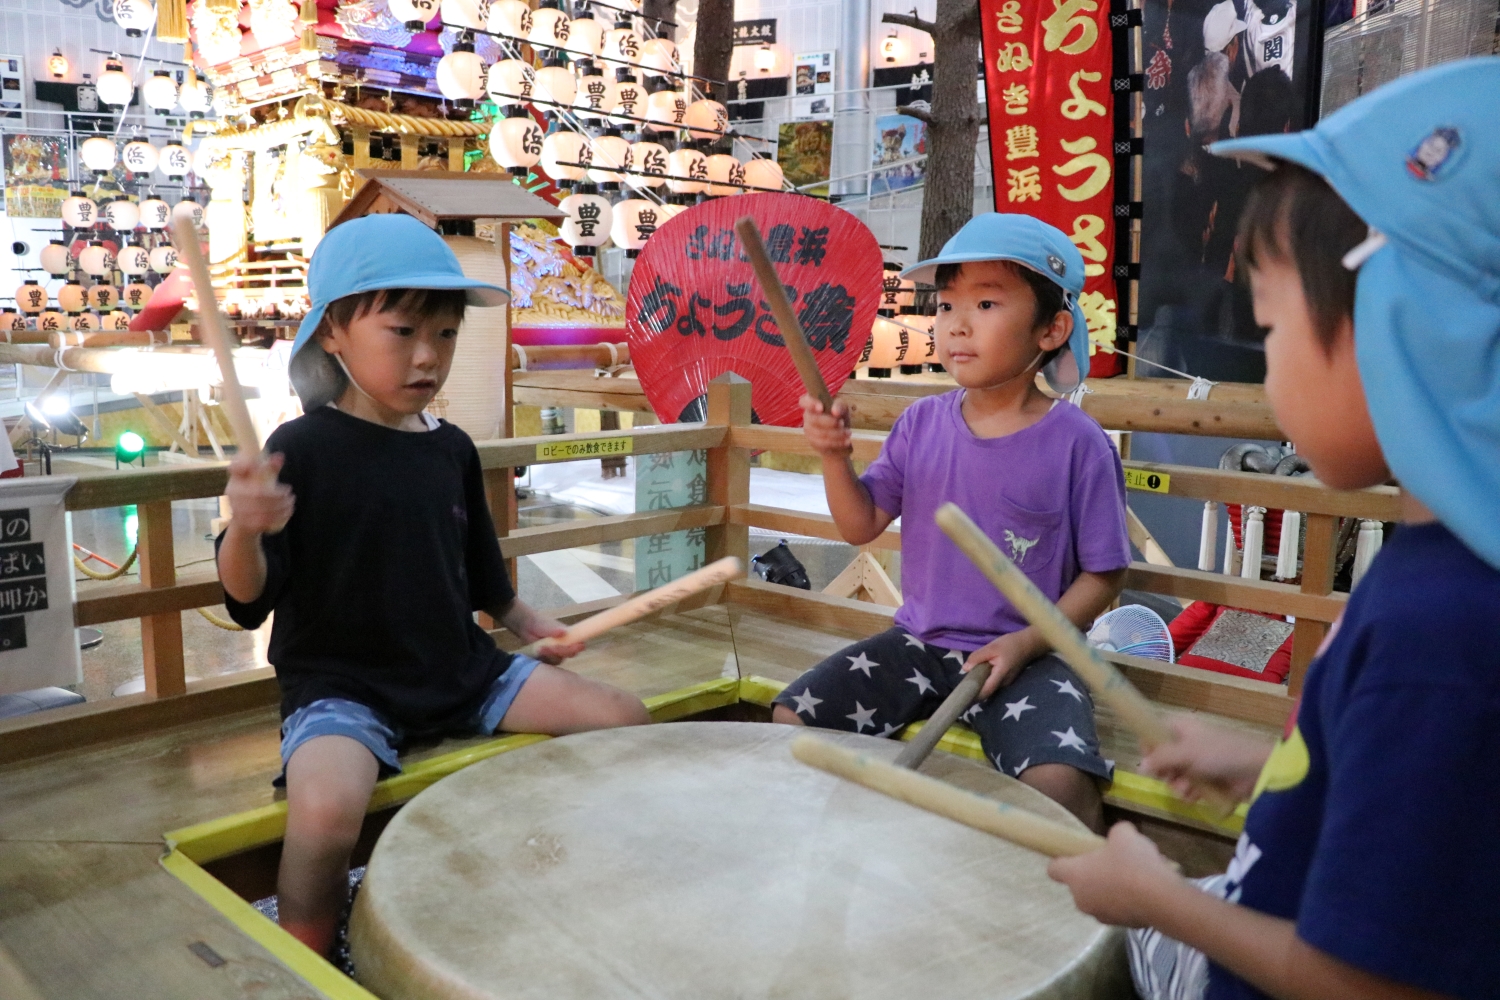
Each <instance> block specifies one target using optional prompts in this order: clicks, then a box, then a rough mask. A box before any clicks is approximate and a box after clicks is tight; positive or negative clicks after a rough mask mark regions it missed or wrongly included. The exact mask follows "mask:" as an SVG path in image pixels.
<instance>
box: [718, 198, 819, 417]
mask: <svg viewBox="0 0 1500 1000" xmlns="http://www.w3.org/2000/svg"><path fill="white" fill-rule="evenodd" d="M734 231H735V232H736V233H739V236H740V242H741V243H743V244H744V245H745V253H747V254H748V255H749V256H750V265H751V266H752V267H754V268H755V277H756V279H757V280H759V281H760V288H761V291H762V292H764V293H765V296H766V302H768V303H769V304H770V306H771V315H773V316H775V317H776V326H777V328H778V329H779V330H780V331H781V339H782V340H784V341H786V349H787V350H788V351H790V352H791V355H792V362H793V364H795V365H796V366H797V374H798V375H801V376H802V384H803V386H805V387H806V388H807V394H808V395H809V396H811V397H812V398H813V399H816V400H817V401H818V402H820V403H822V404H823V412H824V413H832V412H833V396H832V395H830V394H829V392H828V383H827V382H824V381H823V373H822V372H820V371H818V362H817V360H816V359H815V358H814V357H813V352H812V348H811V347H809V346H808V345H807V335H806V334H805V333H803V332H802V324H801V323H799V322H798V321H797V314H796V313H794V312H792V304H791V303H790V302H788V301H787V298H786V289H785V288H783V287H782V285H781V278H780V277H779V276H778V275H777V274H776V267H775V265H773V264H772V263H771V257H770V255H769V254H767V253H766V245H765V244H764V243H763V242H761V238H760V230H759V229H757V228H755V220H754V219H752V218H750V217H749V216H748V215H747V216H745V217H744V218H743V219H741V220H740V221H739V222H736V223H735V224H734Z"/></svg>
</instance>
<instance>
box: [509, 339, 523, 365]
mask: <svg viewBox="0 0 1500 1000" xmlns="http://www.w3.org/2000/svg"><path fill="white" fill-rule="evenodd" d="M510 349H511V350H512V351H515V352H516V362H517V364H516V371H521V372H524V371H525V370H526V348H524V347H522V346H521V345H520V344H511V345H510Z"/></svg>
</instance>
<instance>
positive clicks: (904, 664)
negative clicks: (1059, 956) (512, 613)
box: [773, 213, 1130, 829]
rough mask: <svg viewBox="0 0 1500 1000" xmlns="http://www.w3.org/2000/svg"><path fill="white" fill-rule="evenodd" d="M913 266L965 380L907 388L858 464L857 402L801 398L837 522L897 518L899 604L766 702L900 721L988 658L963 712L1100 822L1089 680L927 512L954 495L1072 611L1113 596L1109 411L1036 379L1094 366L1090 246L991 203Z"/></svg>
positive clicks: (1086, 817)
mask: <svg viewBox="0 0 1500 1000" xmlns="http://www.w3.org/2000/svg"><path fill="white" fill-rule="evenodd" d="M906 275H911V276H913V277H915V278H916V280H918V281H924V282H927V283H930V284H935V285H936V286H937V287H938V315H937V323H936V326H935V328H934V332H935V334H936V337H937V350H938V354H939V357H940V358H941V359H942V363H943V365H944V366H945V367H946V368H947V369H948V371H950V372H952V373H953V377H954V380H955V381H956V382H957V383H958V385H959V387H960V388H959V389H958V390H957V391H955V392H950V393H947V394H945V395H942V396H932V397H928V398H926V399H922V400H919V401H918V402H916V403H914V404H912V405H911V406H910V407H909V408H908V409H907V410H906V412H905V413H903V414H902V415H901V416H900V418H899V419H897V421H896V424H895V426H894V427H893V428H892V430H891V435H890V437H889V438H888V439H887V440H886V443H885V447H884V448H882V449H881V452H880V457H879V458H877V459H876V460H875V462H874V463H873V464H872V465H871V466H870V468H869V469H868V470H867V471H866V472H865V474H864V475H863V476H860V477H856V476H855V473H854V467H853V464H852V463H851V461H850V459H849V454H850V429H849V428H850V424H849V414H848V410H847V408H846V407H845V406H844V404H843V403H835V404H834V406H833V410H832V412H831V413H825V412H824V411H823V407H822V405H821V404H820V403H818V402H816V401H815V400H813V399H812V398H811V397H807V396H804V397H803V399H802V407H803V413H804V429H805V432H806V434H807V436H808V439H809V441H811V443H812V445H813V447H814V448H816V449H817V451H818V453H819V454H820V455H821V456H822V459H823V481H824V488H825V490H826V491H827V494H828V506H829V509H830V511H831V512H832V514H833V518H834V521H835V523H836V524H837V525H838V527H839V532H840V534H842V535H843V536H844V538H845V540H847V541H848V542H850V543H851V544H854V545H863V544H865V543H867V542H869V541H871V540H872V539H874V538H875V537H876V536H877V535H879V534H880V533H881V532H882V531H884V530H885V528H886V527H887V526H888V525H889V524H890V523H891V522H892V521H893V520H895V519H896V518H898V517H899V518H901V519H902V522H901V524H902V527H901V553H902V565H901V582H902V589H903V592H904V597H905V603H904V604H902V606H901V608H900V609H899V610H898V611H897V612H896V618H895V627H894V628H892V629H890V630H888V631H886V632H883V633H881V634H880V635H877V636H874V637H872V638H870V639H866V640H864V641H862V642H858V643H855V644H854V645H852V646H850V647H848V648H847V649H843V650H840V651H839V652H838V653H836V654H835V655H833V656H831V657H829V658H828V659H826V660H824V661H823V662H822V663H820V664H818V665H817V666H815V667H813V668H812V669H811V670H809V671H808V672H807V673H805V674H803V675H802V676H801V677H799V678H798V679H797V680H796V681H795V682H793V683H792V684H791V685H789V686H788V687H787V688H786V690H785V691H783V692H782V693H781V695H780V696H779V697H777V699H776V705H775V707H774V709H773V717H774V719H775V720H776V721H778V722H784V723H789V724H796V725H812V726H822V727H826V728H836V729H845V730H850V731H853V732H869V733H873V734H876V735H880V736H890V735H892V734H894V733H896V732H898V731H899V730H900V729H901V728H902V727H903V726H905V725H906V724H907V723H909V722H912V721H914V720H916V719H923V718H926V717H927V716H929V715H931V714H932V712H933V710H934V709H936V708H937V706H938V705H939V704H940V703H941V702H942V700H943V698H944V697H946V696H947V695H948V693H949V692H950V691H952V690H953V688H954V686H955V685H957V683H958V682H959V680H960V679H961V678H962V676H963V674H964V673H965V672H967V671H968V670H969V669H970V668H971V667H973V666H974V665H975V664H978V663H983V662H986V661H988V662H990V663H991V664H992V665H993V669H992V672H991V675H990V678H989V680H988V681H987V682H986V683H985V685H984V688H983V689H982V690H981V692H980V697H979V700H978V701H977V702H976V703H975V705H974V707H973V708H971V709H970V710H969V711H968V712H967V713H966V714H965V715H964V717H963V718H964V721H965V722H967V723H968V724H969V725H970V726H972V727H973V728H974V729H975V731H976V732H977V733H978V734H979V738H980V741H981V743H982V744H983V746H984V750H985V754H986V756H988V757H989V758H990V759H991V760H992V761H994V763H995V766H996V767H997V768H998V769H1000V770H1002V771H1004V772H1005V773H1006V774H1011V775H1014V776H1016V777H1018V778H1020V779H1021V780H1022V781H1024V782H1026V783H1027V784H1029V785H1031V786H1033V787H1035V788H1037V789H1039V790H1040V791H1042V792H1044V793H1046V794H1047V795H1049V796H1051V797H1052V798H1053V799H1055V800H1057V801H1058V802H1060V803H1061V804H1063V805H1064V806H1066V807H1067V808H1068V809H1069V810H1071V811H1072V812H1073V813H1074V814H1075V815H1077V816H1078V817H1079V818H1080V819H1082V820H1083V821H1084V822H1086V823H1088V824H1089V825H1090V826H1091V827H1093V828H1095V829H1098V828H1099V827H1100V825H1101V823H1102V815H1101V802H1100V796H1099V789H1098V781H1099V780H1108V779H1109V777H1110V775H1111V769H1112V765H1111V764H1110V762H1108V761H1105V760H1104V759H1103V758H1102V757H1101V756H1100V754H1099V740H1098V736H1097V735H1096V732H1095V727H1094V714H1093V703H1092V701H1091V699H1090V698H1089V694H1088V689H1087V688H1086V687H1084V685H1083V683H1082V682H1081V681H1079V680H1078V678H1077V677H1076V676H1075V675H1074V674H1073V672H1072V671H1071V670H1070V669H1069V668H1068V667H1067V665H1066V664H1064V663H1063V662H1062V660H1060V659H1058V658H1057V657H1056V656H1052V655H1049V648H1048V646H1047V644H1046V642H1045V640H1043V639H1042V637H1041V636H1040V635H1039V634H1038V633H1037V632H1036V630H1035V629H1033V628H1031V627H1030V626H1029V625H1028V624H1027V623H1026V620H1025V618H1023V617H1022V616H1021V615H1020V613H1019V612H1017V611H1016V609H1015V608H1014V607H1012V606H1011V605H1010V603H1009V602H1008V601H1006V600H1005V598H1004V597H1002V596H1001V595H1000V594H999V593H997V592H996V591H995V589H994V587H992V586H991V585H990V584H989V582H988V581H987V580H986V579H985V578H984V576H983V575H982V574H980V572H979V571H978V570H977V569H975V568H974V566H973V565H972V564H971V563H970V562H969V561H968V560H967V559H966V558H964V556H963V554H962V553H961V552H959V550H958V549H957V547H955V546H954V545H953V543H952V542H950V541H949V540H948V538H947V537H946V536H945V535H944V534H943V533H942V532H941V531H939V530H938V529H937V527H936V525H935V524H934V522H933V514H934V512H935V511H936V510H937V508H938V507H939V506H941V505H942V504H944V503H947V502H949V501H952V502H954V503H957V504H958V505H959V506H960V507H962V508H963V509H964V510H965V511H966V512H967V513H968V514H969V516H970V517H972V518H973V519H974V520H975V522H976V523H978V524H979V526H980V527H981V528H983V529H984V530H985V532H986V533H987V534H988V535H989V536H990V537H991V538H993V539H994V541H995V543H996V544H997V545H999V546H1000V548H1001V549H1002V551H1005V552H1006V553H1007V554H1008V555H1009V556H1010V557H1011V558H1012V559H1013V560H1014V561H1015V563H1016V565H1018V566H1019V567H1020V568H1021V569H1022V571H1024V572H1025V573H1026V575H1027V576H1028V577H1030V578H1031V580H1032V582H1033V583H1035V584H1036V585H1037V586H1038V587H1039V588H1040V589H1041V591H1042V592H1043V593H1044V594H1046V595H1047V596H1048V597H1049V598H1050V599H1052V600H1053V601H1056V602H1057V604H1058V606H1059V607H1061V608H1062V610H1063V611H1064V613H1066V614H1067V615H1068V617H1069V618H1071V619H1072V620H1073V621H1074V622H1075V623H1076V624H1078V625H1079V626H1080V627H1085V628H1086V627H1087V626H1088V624H1089V623H1090V622H1092V621H1093V619H1094V618H1095V616H1097V615H1098V614H1099V613H1100V612H1102V611H1103V610H1104V609H1105V608H1106V607H1108V606H1109V604H1110V602H1112V601H1113V600H1114V599H1115V597H1116V596H1118V594H1119V592H1120V587H1121V584H1122V581H1123V577H1124V570H1125V567H1126V566H1128V565H1129V563H1130V544H1129V541H1128V540H1127V536H1126V533H1125V483H1124V476H1123V473H1122V472H1121V468H1120V459H1119V456H1118V454H1116V452H1115V450H1114V448H1113V446H1112V445H1111V444H1110V442H1109V438H1108V437H1107V436H1106V435H1105V433H1104V431H1103V430H1101V429H1100V427H1099V425H1098V424H1096V423H1095V422H1094V421H1093V420H1092V419H1091V418H1090V417H1088V416H1086V415H1085V414H1084V413H1083V411H1081V410H1079V409H1078V408H1077V407H1074V406H1071V405H1069V404H1067V403H1065V402H1062V401H1060V400H1053V399H1051V398H1049V397H1048V396H1047V395H1045V394H1044V393H1042V392H1041V391H1040V390H1039V389H1038V388H1037V387H1036V382H1035V377H1034V376H1035V372H1036V370H1037V368H1039V367H1040V368H1042V369H1043V371H1044V372H1045V374H1046V376H1047V379H1048V382H1049V383H1050V384H1051V386H1052V388H1053V389H1054V390H1056V391H1061V392H1066V391H1070V390H1071V389H1073V388H1074V387H1075V386H1076V385H1077V384H1078V382H1079V372H1080V371H1082V370H1084V368H1085V366H1086V365H1087V364H1088V347H1087V345H1088V334H1087V330H1086V328H1085V326H1084V322H1083V316H1082V311H1081V310H1080V309H1079V308H1078V305H1077V296H1078V294H1079V292H1080V291H1081V290H1082V287H1083V258H1082V257H1081V256H1080V255H1079V253H1078V250H1077V248H1075V247H1074V246H1073V244H1072V242H1070V241H1069V240H1068V238H1067V237H1066V236H1065V235H1063V233H1062V232H1060V231H1059V230H1057V229H1055V228H1053V227H1052V226H1049V225H1047V224H1046V223H1043V222H1040V221H1038V220H1036V219H1033V218H1031V217H1030V216H1025V215H1002V214H997V213H990V214H987V215H982V216H979V217H977V218H975V219H973V220H971V221H970V222H969V223H968V224H967V225H966V226H964V228H963V229H962V230H960V231H959V233H958V235H956V236H954V237H953V239H951V240H949V241H948V243H947V245H946V246H944V247H943V252H942V255H941V256H939V257H937V258H936V259H934V260H930V261H923V262H922V263H920V264H917V265H916V266H915V267H912V268H910V269H908V270H907V272H906ZM904 276H905V275H904ZM997 692H998V696H997V697H993V698H992V697H991V696H993V695H996V694H997Z"/></svg>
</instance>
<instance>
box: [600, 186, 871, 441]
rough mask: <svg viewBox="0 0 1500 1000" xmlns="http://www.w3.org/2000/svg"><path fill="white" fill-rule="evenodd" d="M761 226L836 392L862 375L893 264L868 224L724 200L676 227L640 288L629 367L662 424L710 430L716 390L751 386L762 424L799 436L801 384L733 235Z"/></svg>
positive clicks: (676, 220) (650, 253)
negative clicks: (726, 382)
mask: <svg viewBox="0 0 1500 1000" xmlns="http://www.w3.org/2000/svg"><path fill="white" fill-rule="evenodd" d="M747 215H748V216H750V217H751V218H753V219H754V220H755V224H756V225H757V226H758V227H759V228H760V232H761V236H762V238H763V239H764V241H765V244H766V251H767V252H768V253H769V255H770V257H771V260H772V262H773V263H774V264H775V265H776V272H777V274H779V275H780V276H781V281H782V283H783V284H784V285H785V287H786V290H787V297H788V298H789V299H791V301H792V308H793V309H795V310H796V311H797V317H798V319H799V320H801V322H802V328H803V330H804V331H805V332H806V334H807V339H808V343H809V344H810V345H811V346H812V349H813V356H814V358H816V359H817V362H818V369H819V370H820V371H821V372H822V373H823V378H824V380H825V381H827V383H828V389H829V391H830V392H833V393H837V392H838V391H839V387H840V386H842V385H843V384H844V381H845V380H846V379H847V378H848V377H849V375H850V373H851V372H853V371H854V367H855V365H856V364H857V363H858V362H859V356H860V353H861V352H862V351H863V350H864V347H865V342H866V341H867V340H869V338H870V327H871V325H872V324H873V323H874V321H875V310H876V309H878V308H879V306H880V291H881V283H880V282H881V277H882V270H881V268H882V258H881V254H880V247H879V245H878V244H877V243H876V242H875V237H874V235H873V234H872V233H871V232H870V230H869V229H868V228H866V227H865V224H864V223H863V222H860V221H859V220H858V219H857V218H855V217H854V216H852V215H850V214H849V213H848V212H846V211H844V210H843V209H841V208H835V207H834V206H832V205H830V204H828V203H827V202H823V201H819V200H817V199H816V198H808V197H805V196H803V195H796V194H771V193H765V194H750V195H741V196H738V197H734V198H717V199H714V200H713V201H708V202H704V203H703V204H701V205H698V206H695V207H694V208H690V209H688V210H687V211H685V212H682V213H681V214H679V215H677V216H675V217H673V218H672V219H671V220H670V221H669V222H667V223H666V224H665V225H663V226H662V227H661V228H660V229H659V230H657V231H656V232H655V233H654V234H653V235H652V236H651V238H650V239H649V240H648V241H647V242H646V246H645V248H644V249H643V250H642V251H641V255H640V257H639V259H638V260H637V261H636V265H635V272H634V273H633V274H632V275H631V278H630V294H629V296H628V297H627V299H626V308H625V316H626V320H625V333H626V337H627V338H628V339H629V341H630V360H631V362H632V364H634V365H635V370H636V374H637V375H638V376H639V377H640V380H641V387H642V388H643V389H645V391H646V398H647V399H649V400H650V401H651V406H652V408H653V409H654V410H656V414H657V417H658V418H659V419H661V420H664V421H668V422H675V421H679V420H702V419H703V414H704V404H703V398H702V397H703V396H704V394H705V393H706V392H707V391H708V383H709V382H710V381H712V380H713V379H714V378H717V377H718V376H720V375H722V374H724V373H725V372H730V371H732V372H734V373H735V374H737V375H740V376H741V377H743V378H746V379H748V380H749V381H750V385H751V389H750V405H751V408H752V409H753V410H754V411H755V419H756V420H757V421H759V422H760V423H765V424H777V425H780V426H782V427H794V426H797V425H799V424H801V423H802V410H801V408H800V407H799V406H798V405H797V400H798V398H799V397H800V396H801V395H802V391H803V390H802V381H801V379H799V378H798V377H797V368H796V366H795V365H794V364H793V363H792V356H791V354H790V353H788V351H787V349H786V344H785V342H784V341H783V340H782V339H781V331H780V330H779V329H778V328H777V326H776V320H775V318H774V317H772V315H771V309H770V306H769V305H768V304H767V303H766V300H765V297H764V296H763V295H762V294H761V290H760V286H759V285H758V284H756V281H755V272H754V270H753V269H752V268H751V266H750V259H749V258H748V257H746V256H745V255H744V251H743V248H742V247H741V246H740V243H739V239H738V237H736V236H735V232H734V224H735V222H736V221H738V220H739V219H741V218H743V217H744V216H747Z"/></svg>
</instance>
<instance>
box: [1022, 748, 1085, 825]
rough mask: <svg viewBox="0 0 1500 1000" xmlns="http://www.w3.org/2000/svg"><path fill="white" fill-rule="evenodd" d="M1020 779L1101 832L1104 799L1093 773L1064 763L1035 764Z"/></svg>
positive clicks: (1023, 772)
mask: <svg viewBox="0 0 1500 1000" xmlns="http://www.w3.org/2000/svg"><path fill="white" fill-rule="evenodd" d="M1021 781H1022V782H1024V783H1025V784H1028V785H1030V786H1031V787H1032V788H1035V789H1036V790H1037V791H1039V792H1041V793H1042V794H1043V795H1045V796H1047V798H1049V799H1051V800H1052V801H1053V802H1056V803H1058V804H1059V805H1061V806H1062V807H1063V808H1064V809H1066V810H1068V812H1070V813H1072V814H1073V815H1074V816H1077V817H1078V818H1079V819H1081V820H1083V822H1084V823H1085V824H1086V825H1087V826H1088V828H1089V829H1090V830H1093V831H1094V832H1095V833H1103V832H1104V800H1103V799H1102V798H1100V796H1099V786H1098V785H1097V784H1095V782H1094V778H1093V776H1092V775H1088V774H1085V773H1084V772H1082V771H1080V770H1078V768H1076V767H1070V766H1069V765H1067V764H1036V765H1034V766H1032V767H1028V768H1027V769H1026V770H1024V771H1022V772H1021Z"/></svg>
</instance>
